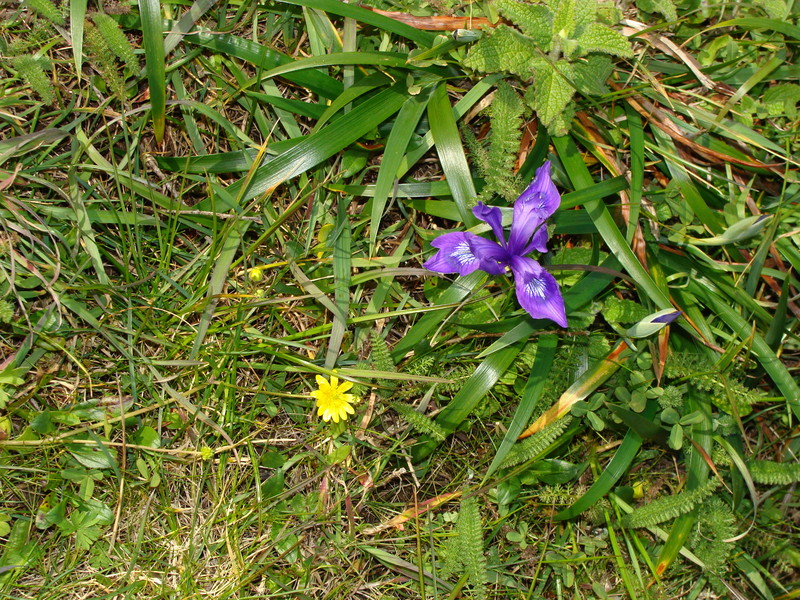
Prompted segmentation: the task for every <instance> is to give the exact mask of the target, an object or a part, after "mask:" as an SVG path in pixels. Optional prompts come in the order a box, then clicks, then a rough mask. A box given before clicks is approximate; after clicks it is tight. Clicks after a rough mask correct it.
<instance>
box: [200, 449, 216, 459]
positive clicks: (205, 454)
mask: <svg viewBox="0 0 800 600" xmlns="http://www.w3.org/2000/svg"><path fill="white" fill-rule="evenodd" d="M200 458H202V459H203V460H211V459H212V458H214V451H213V450H212V449H211V448H209V447H208V446H203V447H202V448H200Z"/></svg>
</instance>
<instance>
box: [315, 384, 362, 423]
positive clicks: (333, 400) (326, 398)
mask: <svg viewBox="0 0 800 600" xmlns="http://www.w3.org/2000/svg"><path fill="white" fill-rule="evenodd" d="M317 385H318V386H319V389H318V390H314V391H313V392H311V396H312V397H313V398H316V400H317V414H318V415H319V416H320V417H322V420H323V421H330V420H331V419H333V422H334V423H338V422H339V420H342V421H346V420H347V415H348V414H351V415H352V414H355V412H356V411H355V410H353V407H352V406H351V404H354V403H355V402H356V399H355V396H353V394H345V392H346V391H347V390H349V389H350V388H351V387H353V384H352V383H350V382H349V381H343V382H342V383H341V384H339V378H338V377H336V375H331V381H330V383H328V380H327V379H325V378H324V377H322V376H321V375H317Z"/></svg>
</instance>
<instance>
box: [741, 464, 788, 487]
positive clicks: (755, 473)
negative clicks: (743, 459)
mask: <svg viewBox="0 0 800 600" xmlns="http://www.w3.org/2000/svg"><path fill="white" fill-rule="evenodd" d="M747 468H748V470H749V471H750V476H751V477H752V478H753V481H755V482H756V483H761V484H764V485H789V484H790V483H795V482H797V481H800V463H779V462H775V461H772V460H754V461H751V462H750V463H748V465H747Z"/></svg>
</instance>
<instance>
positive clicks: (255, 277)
mask: <svg viewBox="0 0 800 600" xmlns="http://www.w3.org/2000/svg"><path fill="white" fill-rule="evenodd" d="M247 278H248V279H249V280H250V281H252V282H253V283H258V282H259V281H261V280H262V279H264V273H263V272H262V271H261V269H260V268H259V267H253V268H252V269H248V270H247Z"/></svg>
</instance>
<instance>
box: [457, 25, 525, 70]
mask: <svg viewBox="0 0 800 600" xmlns="http://www.w3.org/2000/svg"><path fill="white" fill-rule="evenodd" d="M536 56H538V52H537V50H536V44H535V42H534V41H533V39H531V38H529V37H527V36H525V35H522V34H521V33H520V32H518V31H517V30H516V29H512V28H511V27H508V26H507V25H498V26H497V27H495V29H494V31H493V32H492V35H487V36H484V37H483V38H481V39H480V40H479V41H478V43H477V44H475V45H474V46H473V47H472V48H470V51H469V54H467V57H466V58H465V59H464V65H466V66H467V67H469V68H470V69H475V70H476V71H481V72H484V73H497V72H505V73H513V74H514V75H519V76H520V77H522V78H525V79H527V78H528V77H530V76H531V73H532V71H531V61H532V60H533V59H534V57H536Z"/></svg>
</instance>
